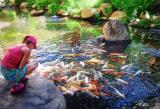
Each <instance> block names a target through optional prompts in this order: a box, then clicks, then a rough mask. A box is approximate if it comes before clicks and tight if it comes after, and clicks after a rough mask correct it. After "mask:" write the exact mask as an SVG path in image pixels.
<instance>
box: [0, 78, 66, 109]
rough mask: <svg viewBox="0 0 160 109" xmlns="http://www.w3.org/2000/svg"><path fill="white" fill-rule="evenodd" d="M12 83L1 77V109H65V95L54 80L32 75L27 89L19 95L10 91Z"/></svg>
mask: <svg viewBox="0 0 160 109" xmlns="http://www.w3.org/2000/svg"><path fill="white" fill-rule="evenodd" d="M9 87H10V84H9V83H8V82H7V81H5V80H4V79H2V78H1V79H0V109H65V108H66V104H65V99H64V96H63V95H62V94H61V93H60V91H59V90H57V89H56V87H55V86H54V84H53V83H52V82H49V81H48V80H45V79H43V78H40V77H31V78H30V80H29V82H28V84H27V86H26V90H25V91H24V92H23V93H20V94H18V95H15V96H13V95H11V94H10V93H9V91H8V90H9Z"/></svg>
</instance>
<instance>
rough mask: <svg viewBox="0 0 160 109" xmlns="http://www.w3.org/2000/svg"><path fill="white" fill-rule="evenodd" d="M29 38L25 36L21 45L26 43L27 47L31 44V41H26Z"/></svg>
mask: <svg viewBox="0 0 160 109" xmlns="http://www.w3.org/2000/svg"><path fill="white" fill-rule="evenodd" d="M28 37H29V36H25V37H24V39H23V42H22V43H26V44H27V45H28V44H30V43H32V41H30V40H28Z"/></svg>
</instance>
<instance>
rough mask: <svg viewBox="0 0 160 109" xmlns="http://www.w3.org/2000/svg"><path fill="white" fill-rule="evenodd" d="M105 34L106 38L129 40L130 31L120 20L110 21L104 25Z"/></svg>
mask: <svg viewBox="0 0 160 109" xmlns="http://www.w3.org/2000/svg"><path fill="white" fill-rule="evenodd" d="M103 34H104V38H105V39H106V40H112V41H113V40H116V41H117V40H128V39H129V37H128V32H127V29H126V28H125V26H124V25H123V24H122V23H121V22H120V21H118V20H111V21H108V22H107V23H106V24H105V25H104V26H103Z"/></svg>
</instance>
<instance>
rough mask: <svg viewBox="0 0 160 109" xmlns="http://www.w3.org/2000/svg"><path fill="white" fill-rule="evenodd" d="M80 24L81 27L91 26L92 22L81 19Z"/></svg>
mask: <svg viewBox="0 0 160 109" xmlns="http://www.w3.org/2000/svg"><path fill="white" fill-rule="evenodd" d="M80 24H81V26H82V27H92V24H91V23H89V22H87V21H81V22H80Z"/></svg>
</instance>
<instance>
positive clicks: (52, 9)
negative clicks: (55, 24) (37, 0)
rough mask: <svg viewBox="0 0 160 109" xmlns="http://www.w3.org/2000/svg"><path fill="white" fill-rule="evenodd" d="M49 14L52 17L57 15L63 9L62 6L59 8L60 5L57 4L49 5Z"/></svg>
mask: <svg viewBox="0 0 160 109" xmlns="http://www.w3.org/2000/svg"><path fill="white" fill-rule="evenodd" d="M48 9H49V10H48V13H49V14H51V15H55V14H56V12H57V11H58V10H59V9H61V6H59V4H56V3H52V4H49V5H48Z"/></svg>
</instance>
